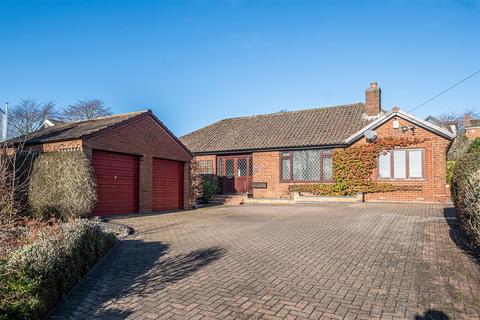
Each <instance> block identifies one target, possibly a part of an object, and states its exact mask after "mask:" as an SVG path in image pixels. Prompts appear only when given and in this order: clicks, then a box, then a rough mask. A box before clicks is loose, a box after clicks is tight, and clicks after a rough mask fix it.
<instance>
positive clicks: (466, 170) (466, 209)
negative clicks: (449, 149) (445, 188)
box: [451, 153, 480, 246]
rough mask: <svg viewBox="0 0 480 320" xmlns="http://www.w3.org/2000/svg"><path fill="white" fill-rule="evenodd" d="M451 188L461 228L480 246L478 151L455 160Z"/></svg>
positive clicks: (479, 171) (479, 170)
mask: <svg viewBox="0 0 480 320" xmlns="http://www.w3.org/2000/svg"><path fill="white" fill-rule="evenodd" d="M451 190H452V199H453V202H454V204H455V208H456V209H457V215H458V218H459V219H460V223H461V226H462V228H463V229H464V230H465V231H466V232H467V234H468V235H469V236H470V239H471V240H472V242H473V244H474V245H476V246H480V153H469V154H466V155H464V156H463V157H462V158H461V159H460V160H458V161H457V162H456V164H455V168H454V170H453V178H452V184H451Z"/></svg>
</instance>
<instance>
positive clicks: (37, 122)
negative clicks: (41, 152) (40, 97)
mask: <svg viewBox="0 0 480 320" xmlns="http://www.w3.org/2000/svg"><path fill="white" fill-rule="evenodd" d="M55 116H56V110H55V103H54V102H52V101H49V102H46V103H41V102H38V101H36V100H33V99H22V100H21V101H20V102H19V103H18V104H16V105H14V106H12V107H11V108H10V110H9V114H8V127H9V131H10V132H9V137H16V136H20V135H25V134H29V133H31V132H34V131H36V130H38V129H39V128H40V127H41V125H42V124H43V122H44V121H45V119H47V118H49V117H55Z"/></svg>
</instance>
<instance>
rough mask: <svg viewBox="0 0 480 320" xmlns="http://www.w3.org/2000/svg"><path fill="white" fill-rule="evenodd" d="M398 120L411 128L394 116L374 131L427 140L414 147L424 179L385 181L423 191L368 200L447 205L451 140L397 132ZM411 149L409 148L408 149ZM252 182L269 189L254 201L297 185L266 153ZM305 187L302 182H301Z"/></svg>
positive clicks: (256, 156) (285, 194) (258, 158)
mask: <svg viewBox="0 0 480 320" xmlns="http://www.w3.org/2000/svg"><path fill="white" fill-rule="evenodd" d="M394 121H398V122H399V123H398V124H399V126H400V127H402V126H412V125H413V124H412V123H410V122H407V121H406V120H403V119H401V118H399V117H394V118H392V119H390V120H389V121H387V122H385V123H384V124H383V125H381V126H380V127H378V128H376V129H375V132H376V133H377V134H378V136H379V137H388V136H394V137H402V136H404V137H417V138H426V139H428V140H427V141H426V142H424V143H422V144H420V145H416V146H411V148H418V149H423V150H424V153H423V154H424V162H423V168H424V179H415V180H406V179H405V180H394V179H389V180H382V181H385V182H386V183H391V184H394V185H409V186H419V187H421V192H388V193H375V194H367V195H366V197H365V199H366V201H415V202H446V201H448V198H449V193H448V189H447V186H446V152H447V149H448V146H449V144H450V141H449V140H448V139H446V138H443V137H441V136H439V135H437V134H435V133H432V132H430V131H428V130H426V129H423V128H421V127H419V126H415V129H414V130H413V131H411V130H408V131H402V130H401V129H394V128H393V122H394ZM363 143H367V142H366V141H365V139H364V138H362V139H360V140H358V141H357V142H355V143H354V144H353V145H352V146H355V145H360V144H363ZM409 148H410V147H409ZM252 155H253V182H266V183H267V188H266V189H255V188H254V189H253V197H254V198H274V199H278V198H287V199H290V198H291V197H292V194H291V193H290V192H289V191H288V187H289V185H292V184H294V183H285V182H281V181H280V168H279V166H280V152H279V151H265V152H253V153H252ZM195 159H197V160H200V159H202V160H207V159H208V160H212V161H213V163H214V167H215V166H216V161H215V159H216V156H215V155H202V156H197V157H195ZM372 177H373V178H374V179H377V172H376V171H375V172H373V173H372ZM302 184H303V183H302Z"/></svg>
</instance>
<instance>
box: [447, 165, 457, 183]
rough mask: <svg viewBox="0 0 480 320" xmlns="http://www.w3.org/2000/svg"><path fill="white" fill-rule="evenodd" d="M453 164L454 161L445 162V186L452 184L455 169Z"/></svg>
mask: <svg viewBox="0 0 480 320" xmlns="http://www.w3.org/2000/svg"><path fill="white" fill-rule="evenodd" d="M455 162H456V161H454V160H447V177H446V178H447V184H450V183H452V177H453V169H455Z"/></svg>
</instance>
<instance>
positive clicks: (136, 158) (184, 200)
mask: <svg viewBox="0 0 480 320" xmlns="http://www.w3.org/2000/svg"><path fill="white" fill-rule="evenodd" d="M25 149H26V150H32V151H36V152H55V151H59V152H68V151H79V150H83V151H84V152H85V153H86V154H87V156H88V157H89V158H90V160H91V162H92V165H93V169H94V172H95V176H96V179H97V198H98V201H97V205H96V207H95V209H94V214H95V215H108V214H122V213H135V212H152V211H163V210H176V209H184V208H187V207H188V206H189V190H190V189H189V183H190V182H189V176H190V174H189V172H190V170H189V162H190V160H191V158H192V154H191V153H190V151H189V150H188V149H187V148H186V147H185V146H184V145H183V144H182V143H181V142H180V141H179V140H178V139H177V138H176V137H175V135H173V133H172V132H170V130H168V128H167V127H166V126H165V125H164V124H163V123H162V122H161V121H160V120H159V119H158V118H157V117H156V116H155V115H154V114H153V113H152V112H151V111H150V110H148V111H140V112H132V113H126V114H119V115H114V116H109V117H101V118H96V119H91V120H85V121H75V122H68V123H61V122H54V121H46V122H45V123H44V125H43V127H42V128H41V129H40V130H38V131H36V132H35V133H34V134H33V135H32V136H31V137H29V138H28V139H27V140H26V141H25Z"/></svg>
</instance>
